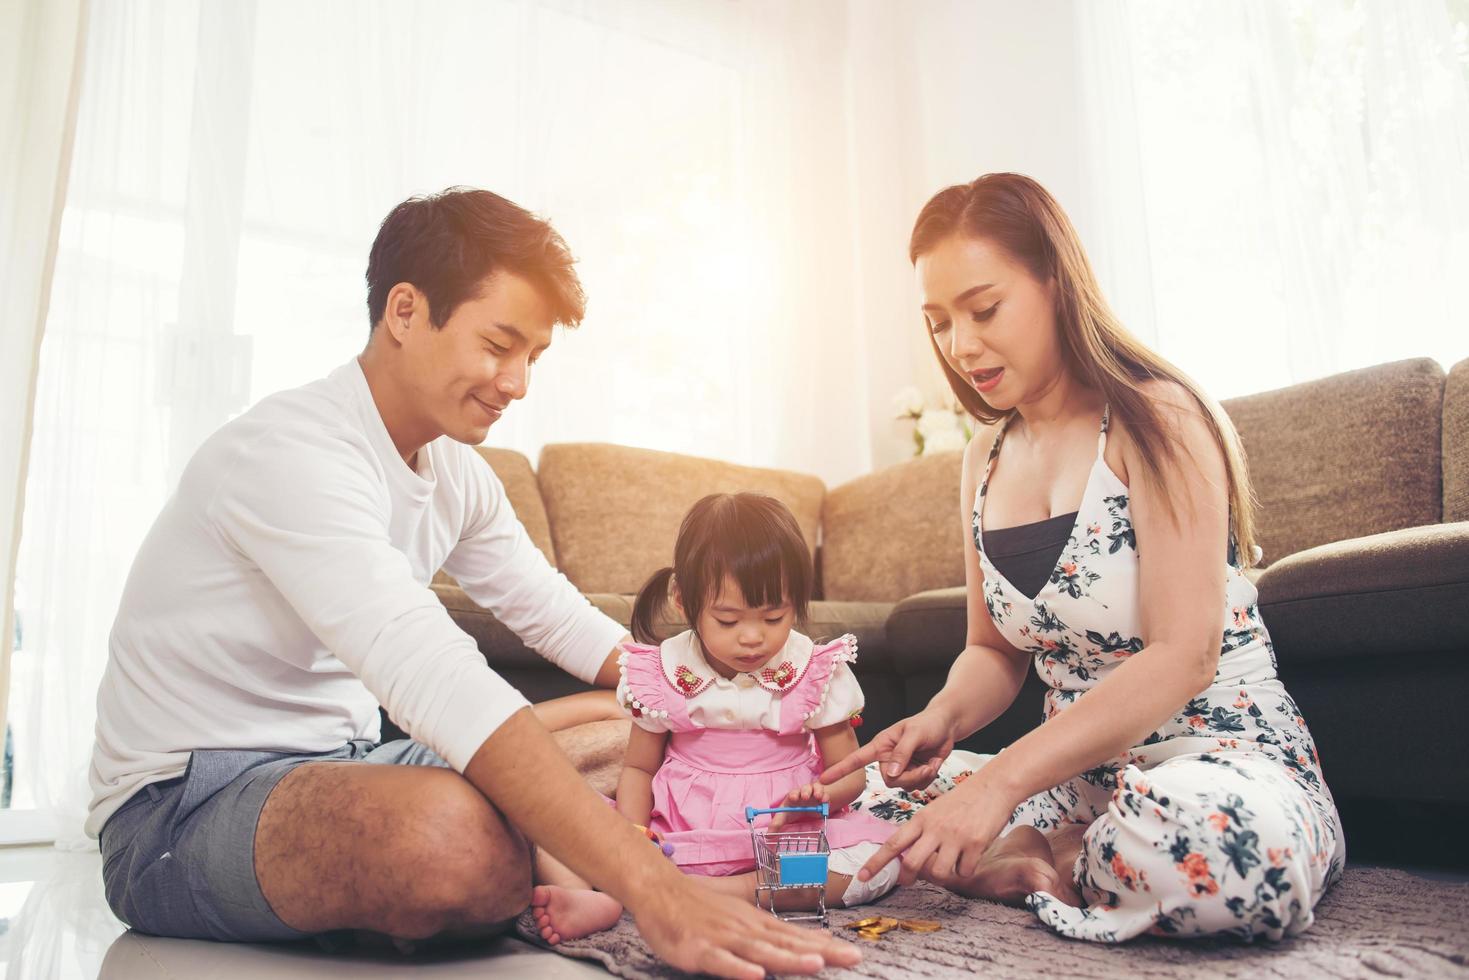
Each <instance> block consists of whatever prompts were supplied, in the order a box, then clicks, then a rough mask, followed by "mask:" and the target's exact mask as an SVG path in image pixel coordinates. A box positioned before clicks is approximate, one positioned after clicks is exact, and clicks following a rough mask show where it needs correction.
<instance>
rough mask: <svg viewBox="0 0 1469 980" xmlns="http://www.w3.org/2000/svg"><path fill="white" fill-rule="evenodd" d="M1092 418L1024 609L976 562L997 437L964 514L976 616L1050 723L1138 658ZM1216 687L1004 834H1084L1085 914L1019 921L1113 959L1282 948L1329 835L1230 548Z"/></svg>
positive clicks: (1318, 875)
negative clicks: (1018, 830)
mask: <svg viewBox="0 0 1469 980" xmlns="http://www.w3.org/2000/svg"><path fill="white" fill-rule="evenodd" d="M1107 419H1108V415H1107V413H1106V412H1104V413H1103V416H1102V426H1101V434H1100V436H1099V437H1098V440H1097V459H1096V462H1095V463H1094V464H1093V466H1092V471H1091V475H1090V477H1089V478H1088V481H1087V487H1086V490H1085V492H1084V493H1083V495H1082V502H1081V507H1080V510H1079V511H1078V513H1077V517H1076V523H1075V525H1074V526H1073V528H1072V533H1071V537H1070V540H1069V541H1068V542H1067V544H1066V546H1065V547H1064V549H1063V550H1062V554H1061V558H1060V560H1059V561H1058V562H1057V563H1056V566H1055V568H1054V569H1053V570H1052V572H1051V576H1050V580H1049V581H1048V582H1047V583H1046V584H1045V585H1044V586H1042V588H1041V591H1040V592H1039V593H1037V594H1036V596H1035V598H1034V599H1031V598H1027V597H1026V596H1025V595H1023V594H1022V593H1020V592H1019V591H1018V590H1016V589H1015V588H1014V587H1013V586H1011V585H1010V583H1009V582H1007V581H1006V580H1005V577H1004V576H1003V575H1001V574H1000V572H999V571H998V570H997V569H996V568H995V566H994V564H993V563H992V562H991V561H990V560H989V559H988V558H987V557H986V556H985V553H984V541H983V535H982V533H981V528H982V526H983V518H984V499H985V493H986V491H987V490H988V488H989V478H990V471H991V470H992V469H993V467H994V464H995V459H996V458H997V457H998V456H999V454H1000V446H1001V445H1002V443H1003V442H1004V437H1005V431H1004V428H1003V427H1002V428H1001V430H1000V432H999V434H998V435H997V436H996V439H995V445H994V448H993V449H991V450H990V455H989V460H988V461H987V462H986V464H985V472H984V479H983V481H982V482H981V483H980V486H979V492H978V494H977V495H976V497H975V504H974V520H973V528H974V541H975V547H976V548H978V549H979V558H980V565H981V567H982V568H983V570H984V600H985V606H986V608H988V610H989V614H990V617H991V618H992V619H993V620H994V622H995V626H996V627H998V628H999V630H1000V632H1001V633H1002V634H1003V635H1004V637H1005V638H1006V639H1007V640H1008V641H1009V642H1010V643H1011V644H1013V645H1014V646H1015V647H1016V648H1017V649H1019V650H1023V651H1026V652H1028V653H1031V654H1033V655H1034V656H1035V668H1036V672H1037V673H1038V674H1039V675H1040V677H1041V679H1042V680H1044V681H1045V682H1046V684H1047V685H1048V686H1049V687H1050V690H1049V691H1047V692H1046V698H1045V715H1046V718H1047V719H1050V718H1054V717H1055V716H1057V715H1058V714H1060V713H1061V712H1063V711H1065V710H1066V709H1067V708H1069V707H1071V705H1073V704H1075V703H1076V701H1077V700H1078V699H1079V698H1081V697H1082V696H1083V695H1084V694H1085V693H1086V692H1087V691H1089V690H1090V689H1091V688H1093V687H1096V686H1097V685H1098V684H1100V683H1101V682H1102V681H1103V680H1104V679H1105V678H1106V677H1107V675H1108V674H1109V673H1111V672H1112V671H1113V670H1114V669H1116V668H1117V667H1118V666H1119V665H1120V664H1122V663H1123V662H1124V661H1126V660H1127V658H1128V657H1131V656H1132V655H1133V654H1135V653H1137V652H1138V651H1139V650H1141V649H1142V648H1143V642H1144V641H1143V636H1142V616H1141V603H1140V597H1139V595H1138V546H1137V539H1136V537H1135V535H1134V533H1133V527H1132V519H1131V514H1130V511H1129V510H1128V488H1127V487H1126V486H1125V485H1124V484H1123V483H1122V481H1121V480H1120V479H1118V477H1117V476H1116V474H1114V473H1113V472H1112V470H1111V468H1110V467H1109V466H1108V465H1107V464H1106V462H1105V460H1104V459H1103V458H1102V453H1103V450H1104V449H1105V447H1106V441H1107ZM1226 561H1227V565H1228V567H1227V570H1226V588H1225V595H1224V597H1223V599H1224V602H1223V608H1222V609H1221V616H1220V619H1221V632H1220V657H1219V667H1218V671H1217V673H1216V675H1215V678H1214V683H1213V685H1212V686H1211V687H1209V688H1208V689H1207V690H1205V691H1203V692H1202V693H1201V694H1199V695H1198V696H1197V697H1195V698H1193V699H1192V700H1190V701H1189V702H1188V703H1187V704H1185V705H1184V706H1183V707H1182V709H1181V710H1180V711H1179V712H1178V713H1177V714H1176V715H1174V717H1173V718H1171V719H1170V720H1169V721H1167V722H1165V723H1164V724H1163V725H1162V727H1160V728H1159V729H1158V730H1157V731H1155V732H1153V733H1152V734H1151V735H1149V736H1148V737H1147V738H1145V739H1144V740H1143V742H1142V744H1140V745H1136V746H1133V747H1132V748H1131V749H1129V750H1128V751H1127V752H1125V753H1123V754H1122V755H1121V756H1119V757H1117V758H1115V759H1112V760H1110V761H1108V762H1105V763H1103V764H1102V765H1099V766H1097V767H1096V768H1094V769H1091V770H1089V771H1087V772H1084V773H1082V774H1081V775H1080V776H1077V777H1076V778H1074V779H1072V780H1070V781H1068V782H1066V783H1063V784H1062V785H1060V786H1057V787H1055V788H1054V789H1050V790H1047V791H1045V792H1043V793H1040V794H1038V795H1036V796H1034V797H1032V798H1031V799H1029V800H1027V801H1026V802H1024V803H1022V804H1021V805H1020V806H1019V807H1018V808H1017V809H1016V810H1015V813H1014V815H1013V816H1012V817H1011V819H1010V825H1011V826H1016V825H1020V824H1028V825H1029V826H1032V827H1035V828H1037V829H1038V830H1041V831H1043V832H1045V831H1051V830H1055V829H1056V828H1058V827H1061V826H1063V825H1065V824H1068V823H1074V824H1090V827H1089V829H1088V830H1087V831H1086V835H1085V842H1084V845H1083V848H1082V852H1081V854H1080V856H1079V857H1078V858H1077V861H1076V865H1075V868H1074V876H1075V879H1076V883H1077V885H1078V887H1079V889H1080V891H1081V893H1082V896H1083V898H1084V900H1085V901H1086V903H1087V905H1086V907H1085V908H1081V909H1078V908H1072V907H1071V906H1068V905H1064V904H1062V903H1061V902H1060V901H1058V900H1057V899H1056V898H1055V897H1053V896H1051V895H1049V894H1046V893H1044V892H1038V893H1036V894H1033V895H1031V896H1029V897H1028V898H1027V899H1026V905H1027V907H1028V908H1030V909H1031V910H1032V911H1033V912H1035V914H1036V915H1037V916H1039V917H1040V918H1041V920H1042V921H1044V922H1045V923H1046V924H1047V925H1049V926H1050V927H1051V928H1052V929H1054V930H1056V931H1057V932H1059V933H1061V934H1063V935H1066V936H1071V937H1073V938H1076V939H1090V940H1095V941H1099V942H1116V941H1120V940H1124V939H1129V938H1131V937H1133V936H1136V935H1139V934H1140V933H1145V932H1151V933H1155V934H1164V935H1177V936H1201V935H1214V934H1222V933H1229V934H1234V935H1238V936H1241V937H1245V938H1253V937H1257V936H1259V937H1266V938H1269V939H1280V938H1281V937H1283V936H1287V935H1294V934H1296V933H1299V932H1301V931H1303V930H1305V929H1306V928H1308V927H1309V926H1310V925H1311V922H1312V921H1313V912H1312V909H1313V908H1314V906H1315V905H1316V902H1317V901H1318V900H1319V899H1320V898H1321V896H1322V894H1324V893H1325V891H1326V889H1327V888H1329V887H1330V886H1331V884H1332V883H1333V882H1334V881H1335V880H1336V879H1337V877H1338V876H1339V875H1340V874H1341V871H1342V867H1343V865H1344V863H1345V860H1346V848H1345V841H1344V838H1343V836H1342V831H1341V821H1340V818H1339V817H1338V815H1337V812H1336V805H1335V803H1333V802H1332V798H1331V792H1330V791H1329V790H1328V789H1327V788H1326V783H1325V781H1324V780H1323V779H1322V775H1321V764H1320V760H1319V759H1318V758H1317V756H1316V747H1315V745H1314V744H1313V742H1312V741H1311V733H1310V732H1309V731H1308V730H1307V728H1306V722H1305V719H1303V718H1302V717H1301V713H1300V710H1299V709H1298V708H1297V707H1296V704H1295V702H1294V701H1292V700H1291V697H1290V695H1289V694H1287V693H1286V690H1285V687H1284V686H1283V685H1282V684H1281V683H1280V681H1279V680H1277V679H1276V674H1275V651H1274V648H1273V647H1272V646H1271V644H1270V635H1269V633H1267V632H1266V630H1265V624H1264V623H1263V622H1262V621H1261V619H1260V611H1259V608H1258V607H1257V605H1256V592H1255V587H1254V585H1253V584H1251V582H1250V580H1249V579H1247V578H1246V577H1245V575H1244V572H1243V570H1242V568H1241V566H1240V562H1239V561H1238V560H1237V557H1236V555H1235V548H1234V545H1233V540H1232V536H1231V545H1230V549H1229V554H1228V556H1227V558H1226Z"/></svg>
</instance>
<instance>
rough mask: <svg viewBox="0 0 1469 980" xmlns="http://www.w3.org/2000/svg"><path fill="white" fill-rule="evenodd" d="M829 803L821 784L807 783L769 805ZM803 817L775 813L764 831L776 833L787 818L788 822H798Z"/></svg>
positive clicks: (815, 804) (794, 814)
mask: <svg viewBox="0 0 1469 980" xmlns="http://www.w3.org/2000/svg"><path fill="white" fill-rule="evenodd" d="M830 802H831V793H830V792H828V791H827V788H826V787H825V786H823V785H822V784H821V783H807V784H806V785H805V786H797V787H796V788H795V789H793V790H791V791H790V792H789V793H787V794H786V795H785V798H784V799H780V800H776V801H775V802H774V803H772V804H770V805H771V806H772V807H777V806H820V805H821V804H823V803H830ZM804 816H805V814H803V813H777V814H776V815H775V816H773V817H771V818H770V826H769V827H766V828H765V830H766V832H767V833H769V832H772V831H777V830H779V829H780V828H782V827H784V826H785V825H786V823H787V818H789V819H790V820H800V819H801V818H802V817H804Z"/></svg>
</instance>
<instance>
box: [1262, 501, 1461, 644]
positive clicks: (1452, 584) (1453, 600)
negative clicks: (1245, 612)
mask: <svg viewBox="0 0 1469 980" xmlns="http://www.w3.org/2000/svg"><path fill="white" fill-rule="evenodd" d="M1259 588H1260V611H1261V615H1262V616H1263V617H1264V620H1265V626H1266V628H1268V629H1269V630H1270V636H1271V639H1272V640H1273V641H1274V643H1275V649H1276V655H1277V656H1278V657H1279V659H1280V661H1281V663H1282V664H1284V663H1287V662H1290V663H1297V662H1299V661H1302V660H1317V661H1319V660H1333V659H1341V658H1347V657H1393V656H1419V655H1424V654H1432V653H1460V654H1462V653H1466V652H1469V522H1459V523H1455V524H1433V525H1429V526H1426V527H1415V528H1409V529H1407V530H1402V531H1390V532H1387V533H1385V534H1374V535H1369V536H1367V537H1362V538H1353V539H1351V540H1348V541H1337V542H1334V543H1332V544H1326V545H1321V546H1319V547H1316V548H1311V549H1309V550H1307V551H1302V552H1299V553H1297V554H1294V555H1290V556H1288V557H1286V558H1283V559H1281V560H1280V561H1278V562H1276V563H1275V564H1274V565H1272V566H1270V568H1268V569H1266V571H1265V574H1264V575H1263V576H1261V578H1260V586H1259Z"/></svg>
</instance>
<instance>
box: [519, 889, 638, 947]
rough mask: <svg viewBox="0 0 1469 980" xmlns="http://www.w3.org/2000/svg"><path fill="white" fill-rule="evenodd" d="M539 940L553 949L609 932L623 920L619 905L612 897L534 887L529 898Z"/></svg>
mask: <svg viewBox="0 0 1469 980" xmlns="http://www.w3.org/2000/svg"><path fill="white" fill-rule="evenodd" d="M530 907H531V911H532V912H534V913H535V917H536V928H538V929H540V931H541V938H542V939H544V940H545V941H546V942H548V943H550V944H551V945H552V946H555V945H556V944H557V943H560V942H565V941H566V940H568V939H580V938H581V937H583V936H590V935H591V934H592V933H594V932H601V931H602V930H603V929H611V928H612V927H613V926H614V925H616V924H617V920H618V919H620V918H621V917H622V903H621V902H619V901H618V900H617V899H615V898H613V897H612V896H611V895H607V894H605V893H603V892H594V891H591V890H590V889H586V888H561V887H559V886H557V885H537V886H536V887H535V889H534V890H533V891H532V892H531V896H530Z"/></svg>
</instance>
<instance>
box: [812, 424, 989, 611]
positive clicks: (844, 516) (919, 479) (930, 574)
mask: <svg viewBox="0 0 1469 980" xmlns="http://www.w3.org/2000/svg"><path fill="white" fill-rule="evenodd" d="M963 461H964V454H963V453H962V452H950V453H936V454H934V455H932V456H920V457H919V458H917V459H913V460H909V461H907V462H904V463H899V464H897V465H896V466H889V467H887V468H886V469H883V470H879V471H878V472H876V473H870V474H868V475H867V476H861V477H858V478H857V479H855V480H852V481H851V482H850V483H844V484H842V485H841V486H839V487H837V488H835V489H833V490H831V491H829V492H828V493H827V495H826V503H825V505H824V506H823V508H822V516H821V534H822V544H821V578H822V584H823V593H824V595H825V596H826V598H828V599H834V600H852V601H897V600H899V599H903V598H906V597H907V596H910V595H912V594H914V593H915V592H922V591H924V590H926V589H940V588H946V587H949V586H955V585H963V584H964V551H963V544H964V526H963V519H962V518H961V516H960V512H959V478H960V472H961V470H962V469H963Z"/></svg>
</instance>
